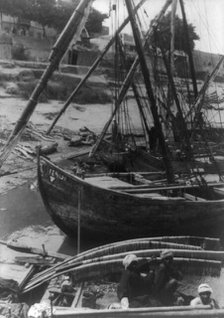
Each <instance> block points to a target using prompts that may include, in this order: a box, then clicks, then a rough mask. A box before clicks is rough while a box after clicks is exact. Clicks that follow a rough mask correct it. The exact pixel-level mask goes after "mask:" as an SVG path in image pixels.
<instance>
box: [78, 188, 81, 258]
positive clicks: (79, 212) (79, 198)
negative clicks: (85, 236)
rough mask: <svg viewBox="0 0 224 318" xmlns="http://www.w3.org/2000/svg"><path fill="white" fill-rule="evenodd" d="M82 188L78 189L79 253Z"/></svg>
mask: <svg viewBox="0 0 224 318" xmlns="http://www.w3.org/2000/svg"><path fill="white" fill-rule="evenodd" d="M81 194H82V192H81V188H79V191H78V231H77V254H79V253H80V237H81V199H82V198H81Z"/></svg>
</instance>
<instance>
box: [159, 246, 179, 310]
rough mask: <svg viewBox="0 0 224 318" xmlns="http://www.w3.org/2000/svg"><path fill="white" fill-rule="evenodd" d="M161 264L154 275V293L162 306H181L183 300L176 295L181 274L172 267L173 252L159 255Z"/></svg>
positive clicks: (165, 251)
mask: <svg viewBox="0 0 224 318" xmlns="http://www.w3.org/2000/svg"><path fill="white" fill-rule="evenodd" d="M160 257H161V263H160V265H159V267H158V269H157V271H156V273H155V292H156V295H157V297H158V299H159V301H160V302H161V305H162V306H172V305H174V304H177V305H182V304H183V301H184V300H183V299H182V298H181V297H180V296H179V295H178V294H177V293H176V290H177V287H178V280H181V279H182V278H183V276H182V273H181V272H180V271H178V270H177V269H176V268H175V267H174V265H173V252H172V251H171V250H164V251H162V252H161V254H160Z"/></svg>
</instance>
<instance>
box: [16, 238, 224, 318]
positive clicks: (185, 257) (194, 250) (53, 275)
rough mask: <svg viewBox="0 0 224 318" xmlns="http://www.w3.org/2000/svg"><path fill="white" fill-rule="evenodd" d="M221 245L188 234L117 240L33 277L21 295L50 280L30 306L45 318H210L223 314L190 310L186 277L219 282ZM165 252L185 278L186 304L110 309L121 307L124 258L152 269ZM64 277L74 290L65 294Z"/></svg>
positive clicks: (192, 292)
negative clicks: (119, 288)
mask: <svg viewBox="0 0 224 318" xmlns="http://www.w3.org/2000/svg"><path fill="white" fill-rule="evenodd" d="M219 247H220V245H219V240H218V239H215V238H205V237H189V236H187V237H186V236H185V237H184V236H181V237H156V238H151V237H146V238H143V239H133V240H126V241H118V242H115V243H111V244H107V245H103V246H98V247H96V248H94V249H91V250H87V251H84V252H82V253H80V254H78V255H76V256H74V257H70V258H68V259H66V260H64V261H63V262H61V263H58V264H56V265H54V266H53V267H51V268H48V269H46V270H44V271H42V272H40V273H37V274H36V275H35V276H34V277H33V278H32V279H31V280H30V282H28V284H26V286H25V287H24V288H23V291H22V292H23V293H25V294H26V293H27V292H29V291H31V290H33V289H35V288H37V287H39V286H40V285H41V284H43V283H45V284H46V282H48V287H47V288H46V291H45V293H44V295H43V297H42V298H41V301H40V303H38V304H35V305H34V306H33V308H32V307H31V308H30V312H29V315H31V313H33V312H34V311H36V313H37V310H40V312H39V313H40V314H41V311H43V310H45V311H46V312H45V313H46V314H47V315H49V316H54V317H100V316H103V317H118V316H119V317H140V316H141V317H142V316H144V317H155V316H156V317H192V316H193V317H214V314H215V317H219V316H222V315H223V312H224V311H223V310H222V309H218V310H213V309H211V307H210V306H202V307H198V308H193V307H191V306H189V302H190V300H191V299H192V298H194V296H196V290H197V285H196V286H193V288H192V283H190V284H189V283H188V281H187V277H192V278H193V279H194V280H193V281H195V282H197V281H198V279H200V280H203V278H204V277H205V276H206V279H208V277H209V281H210V282H212V279H213V277H214V278H215V280H217V277H219V276H220V273H221V268H222V266H221V264H222V261H223V258H224V254H223V251H220V250H217V249H219ZM164 248H166V249H171V250H172V252H173V254H174V263H175V266H176V267H178V269H179V270H181V271H182V273H183V275H184V279H183V280H182V282H181V285H180V286H179V288H178V293H180V294H181V295H182V297H183V298H184V306H170V307H169V306H168V307H146V308H129V309H122V308H119V309H112V308H113V307H114V305H115V304H117V305H119V300H118V298H117V286H118V282H119V280H120V277H121V271H122V268H123V265H122V261H123V258H124V257H125V256H126V255H127V254H133V253H134V254H135V255H136V256H138V257H143V258H144V259H145V261H147V262H148V264H150V268H151V269H152V268H153V269H154V270H156V268H157V266H158V265H159V264H160V261H161V259H160V253H161V251H162V250H163V249H164ZM152 256H153V258H152ZM68 275H69V277H70V278H69V279H70V280H71V282H72V289H71V290H70V291H65V290H63V289H62V288H61V286H62V284H63V280H64V279H65V277H68ZM66 279H68V278H66ZM196 284H197V283H196ZM181 286H182V287H181ZM183 290H184V292H183ZM31 316H32V315H31Z"/></svg>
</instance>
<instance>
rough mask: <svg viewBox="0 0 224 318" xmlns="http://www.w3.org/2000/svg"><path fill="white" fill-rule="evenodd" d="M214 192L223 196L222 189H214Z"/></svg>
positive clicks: (223, 191) (223, 190) (223, 189)
mask: <svg viewBox="0 0 224 318" xmlns="http://www.w3.org/2000/svg"><path fill="white" fill-rule="evenodd" d="M214 191H215V192H216V193H218V194H220V195H223V196H224V188H221V187H220V188H217V187H214Z"/></svg>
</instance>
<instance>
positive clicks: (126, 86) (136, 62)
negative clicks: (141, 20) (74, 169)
mask: <svg viewBox="0 0 224 318" xmlns="http://www.w3.org/2000/svg"><path fill="white" fill-rule="evenodd" d="M171 2H172V0H167V1H166V3H165V4H164V6H163V8H162V9H161V11H160V13H159V14H158V16H157V17H156V18H155V19H154V23H153V25H152V26H151V28H150V29H149V31H148V32H147V35H146V41H147V39H148V38H149V37H150V36H151V34H152V32H153V29H154V27H155V26H156V25H157V24H158V23H159V22H160V21H161V19H162V17H163V16H164V14H165V12H166V10H167V8H168V7H169V5H170V4H171ZM146 41H145V43H146ZM138 65H139V57H138V55H137V56H136V58H135V60H134V62H133V64H132V66H131V67H130V69H129V71H128V74H127V76H126V78H125V80H124V82H123V84H122V87H121V89H120V92H119V96H118V98H117V100H116V101H115V107H114V110H113V112H112V114H111V116H110V118H109V120H108V121H107V122H106V124H105V126H104V128H103V130H102V133H101V135H100V137H99V138H98V140H97V141H96V143H95V145H94V146H93V148H92V149H91V151H90V154H89V156H90V157H91V156H93V155H94V154H95V152H96V151H97V149H98V147H99V145H100V144H101V142H102V140H103V139H104V137H105V135H106V132H107V131H108V129H109V127H110V125H111V123H112V120H113V118H114V116H115V114H116V113H117V112H118V110H119V108H120V105H121V103H122V101H123V99H124V97H125V95H126V93H127V91H128V89H129V87H130V85H131V83H132V81H133V78H134V75H135V71H136V69H137V67H138Z"/></svg>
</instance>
